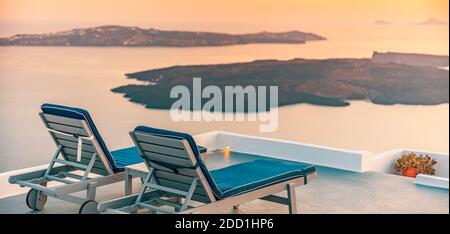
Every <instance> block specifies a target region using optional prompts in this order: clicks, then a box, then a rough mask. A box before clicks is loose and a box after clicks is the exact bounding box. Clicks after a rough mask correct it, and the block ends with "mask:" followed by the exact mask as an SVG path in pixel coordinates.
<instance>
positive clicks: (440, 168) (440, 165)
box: [371, 149, 449, 178]
mask: <svg viewBox="0 0 450 234" xmlns="http://www.w3.org/2000/svg"><path fill="white" fill-rule="evenodd" d="M410 152H415V153H416V154H418V155H421V154H426V155H428V156H430V157H431V158H433V159H434V160H436V161H437V164H436V166H435V169H436V175H435V176H438V177H444V178H448V176H449V155H448V153H437V152H429V151H423V150H415V149H393V150H390V151H387V152H384V153H381V154H377V155H374V156H373V162H372V167H371V171H379V172H384V173H392V174H398V173H397V172H396V171H395V170H394V163H395V161H396V160H397V159H399V158H400V157H401V156H402V154H404V153H410Z"/></svg>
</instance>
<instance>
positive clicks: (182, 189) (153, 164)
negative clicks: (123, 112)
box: [98, 126, 316, 213]
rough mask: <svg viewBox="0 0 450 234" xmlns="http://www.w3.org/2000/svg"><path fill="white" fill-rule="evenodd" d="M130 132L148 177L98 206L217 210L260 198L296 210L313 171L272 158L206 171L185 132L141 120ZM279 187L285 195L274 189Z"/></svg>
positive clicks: (109, 210) (163, 210) (127, 209)
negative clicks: (132, 189)
mask: <svg viewBox="0 0 450 234" xmlns="http://www.w3.org/2000/svg"><path fill="white" fill-rule="evenodd" d="M130 135H131V137H132V139H133V141H134V143H135V145H136V146H137V148H138V150H139V152H140V155H141V156H142V157H143V159H144V161H145V164H146V165H147V167H148V170H149V172H148V175H147V178H146V179H145V181H144V185H143V187H142V189H141V191H140V193H139V194H135V195H130V196H126V197H123V198H118V199H115V200H112V201H108V202H103V203H100V205H99V207H98V208H99V211H100V212H106V213H131V212H137V211H138V210H141V209H146V210H148V211H149V212H150V213H215V212H217V211H219V210H222V209H224V208H225V209H226V208H230V207H233V206H238V205H240V204H242V203H246V202H249V201H252V200H256V199H262V200H266V201H271V202H276V203H281V204H284V205H288V206H289V213H296V212H297V206H296V197H295V188H296V186H299V185H303V184H306V183H307V182H308V181H309V180H310V179H312V178H314V177H315V176H316V172H315V167H314V166H313V165H309V164H304V163H296V162H290V161H284V160H275V159H259V160H256V161H251V162H246V163H241V164H236V165H232V166H229V167H225V168H222V169H218V170H214V171H209V170H208V168H207V167H206V165H205V163H204V162H203V161H202V159H201V157H200V154H199V152H198V150H197V145H196V143H195V141H194V139H193V138H192V137H191V136H190V135H189V134H185V133H179V132H173V131H167V130H161V129H155V128H149V127H144V126H140V127H137V128H136V129H135V130H134V131H132V132H130ZM282 191H287V195H288V196H287V198H285V197H281V196H276V195H274V194H276V193H279V192H282ZM193 201H195V202H193ZM193 203H197V204H199V205H196V206H194V205H193Z"/></svg>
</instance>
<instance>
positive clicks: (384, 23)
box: [374, 20, 392, 25]
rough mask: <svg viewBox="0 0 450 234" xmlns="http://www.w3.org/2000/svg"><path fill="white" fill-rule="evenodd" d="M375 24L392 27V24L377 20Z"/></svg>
mask: <svg viewBox="0 0 450 234" xmlns="http://www.w3.org/2000/svg"><path fill="white" fill-rule="evenodd" d="M374 24H378V25H392V23H391V22H389V21H386V20H376V21H375V22H374Z"/></svg>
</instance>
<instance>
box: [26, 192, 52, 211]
mask: <svg viewBox="0 0 450 234" xmlns="http://www.w3.org/2000/svg"><path fill="white" fill-rule="evenodd" d="M38 195H39V197H37V196H38ZM26 202H27V206H28V208H30V209H32V210H36V211H41V210H43V209H44V206H45V203H46V202H47V196H46V195H43V194H42V193H40V192H39V191H38V190H36V189H30V191H28V193H27V198H26Z"/></svg>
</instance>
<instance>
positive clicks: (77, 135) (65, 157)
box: [9, 113, 124, 213]
mask: <svg viewBox="0 0 450 234" xmlns="http://www.w3.org/2000/svg"><path fill="white" fill-rule="evenodd" d="M39 116H40V117H41V119H42V121H43V122H44V124H45V126H46V127H47V129H48V130H49V133H50V136H51V137H52V139H53V141H54V142H55V144H56V145H57V150H56V152H55V154H54V155H53V158H52V160H51V162H50V164H49V165H48V168H47V169H46V170H38V171H32V172H28V173H24V174H19V175H14V176H11V177H10V178H9V182H10V183H11V184H18V185H20V186H22V187H29V188H31V190H30V191H29V192H28V194H27V198H26V200H27V201H26V202H27V205H28V206H29V207H30V208H31V209H33V210H42V209H43V208H44V205H45V202H46V200H47V196H50V197H55V198H58V199H61V200H65V201H68V202H73V203H77V204H81V207H80V210H79V213H97V212H98V210H97V205H98V203H97V202H96V201H95V195H96V188H97V187H100V186H103V185H107V184H111V183H115V182H118V181H121V180H124V173H123V172H121V173H114V171H113V169H112V168H111V166H110V164H109V161H108V159H107V158H106V155H105V154H104V152H103V149H102V148H101V146H100V144H99V142H98V140H97V139H96V137H95V135H94V134H93V133H92V130H91V129H90V127H89V125H88V124H87V123H86V121H85V120H79V119H73V118H67V117H61V116H57V115H50V114H44V113H40V114H39ZM60 156H62V158H60ZM55 164H61V165H55ZM74 171H82V172H83V173H82V175H77V174H73V173H71V172H74ZM90 174H97V176H96V177H94V178H90V177H89V175H90ZM99 175H100V176H99ZM68 178H70V179H68ZM50 181H56V182H59V183H62V185H58V186H55V187H52V188H50V187H47V183H48V182H50ZM84 190H86V196H85V197H84V198H82V197H78V196H74V195H71V194H72V193H75V192H80V191H84Z"/></svg>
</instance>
